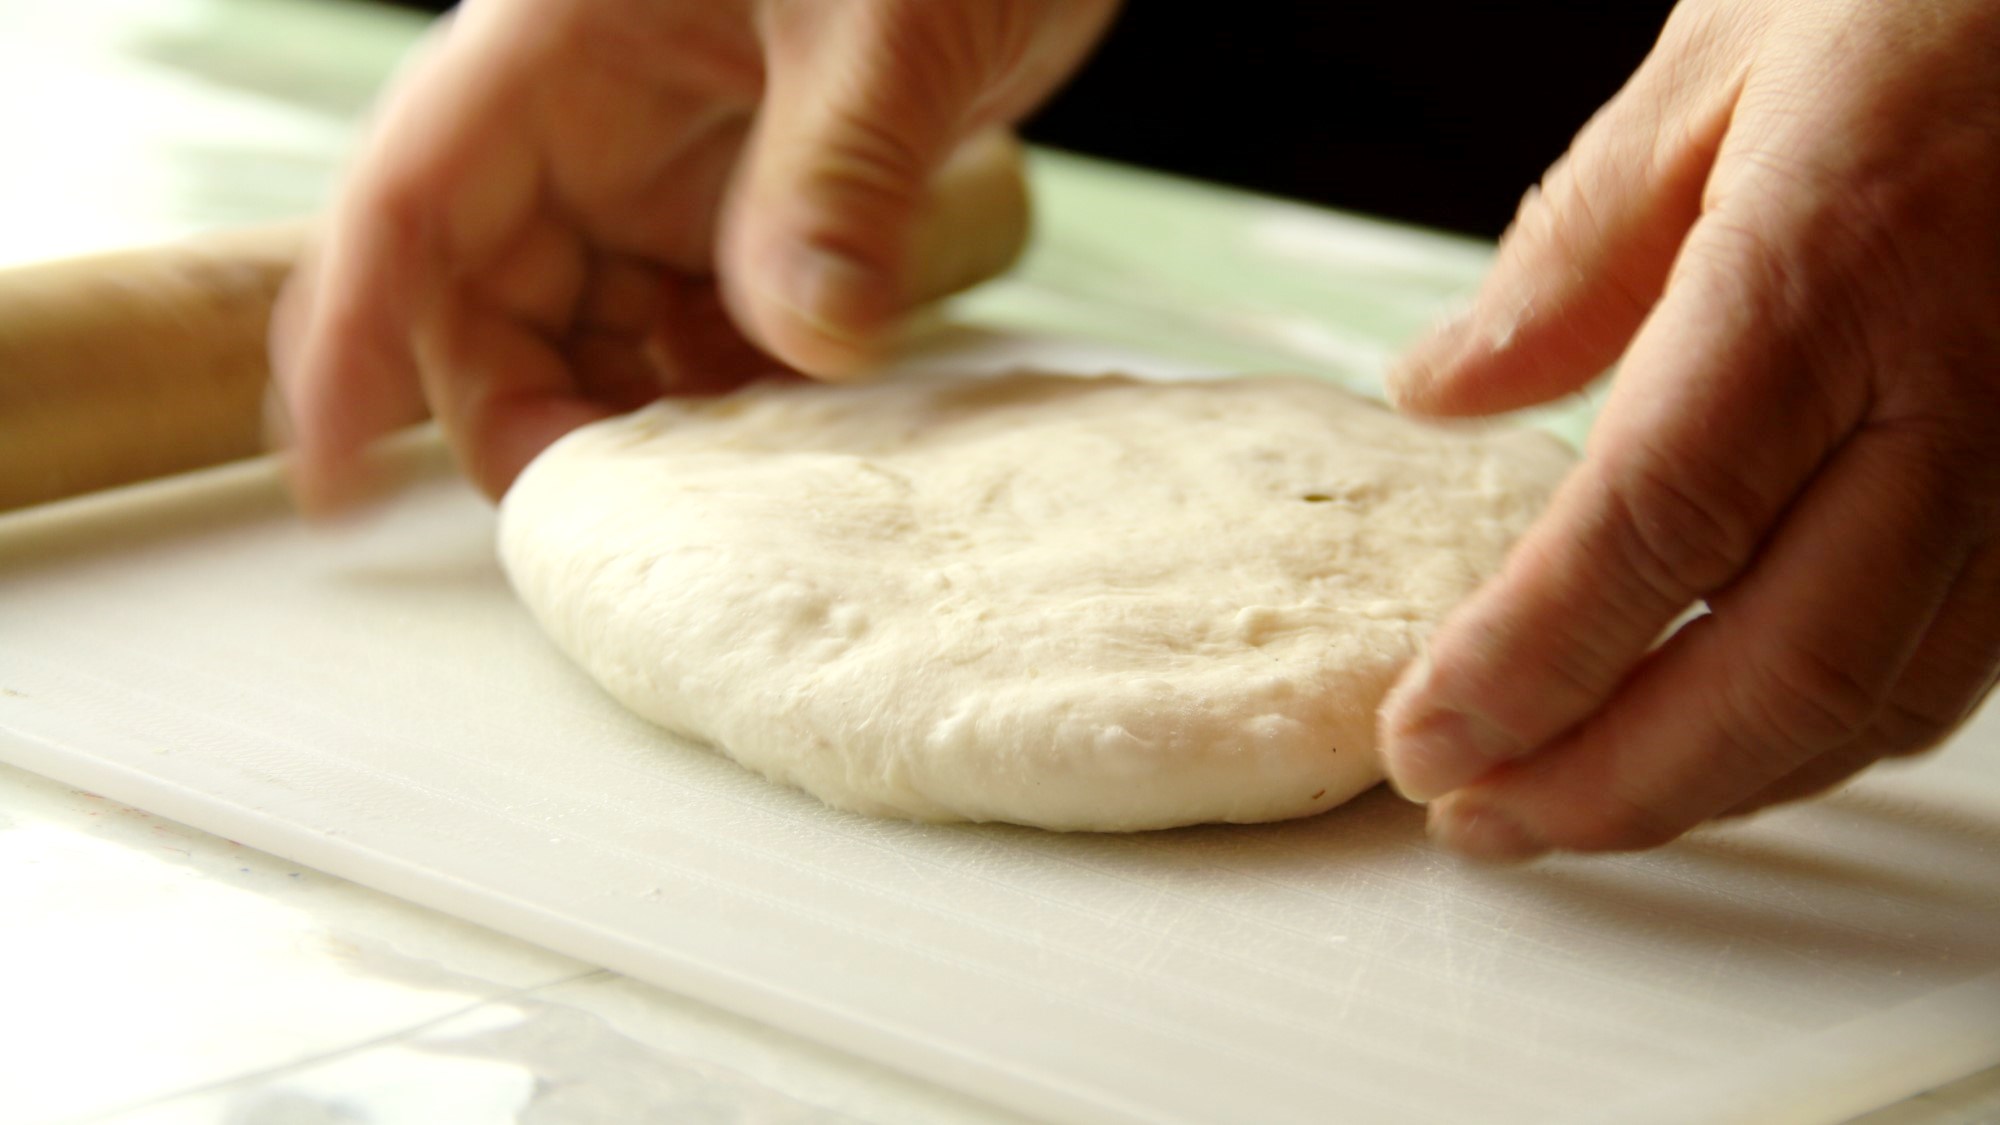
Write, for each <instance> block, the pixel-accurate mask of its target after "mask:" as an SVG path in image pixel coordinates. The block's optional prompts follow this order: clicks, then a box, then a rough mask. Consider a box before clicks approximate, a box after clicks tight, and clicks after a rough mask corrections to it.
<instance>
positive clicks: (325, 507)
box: [271, 208, 425, 515]
mask: <svg viewBox="0 0 2000 1125" xmlns="http://www.w3.org/2000/svg"><path fill="white" fill-rule="evenodd" d="M423 239H424V236H423V234H422V232H421V231H420V230H419V229H418V228H417V226H416V225H414V224H413V223H412V221H411V217H410V216H409V215H408V214H407V212H402V211H400V210H398V209H391V208H383V209H381V211H380V213H378V215H377V217H376V218H375V219H374V220H373V221H367V222H362V221H357V220H356V219H355V218H353V217H352V216H349V217H345V218H342V219H340V220H337V221H335V222H334V223H333V224H332V225H331V226H330V229H329V231H328V234H327V239H326V243H325V249H323V250H322V251H321V252H320V254H319V255H318V257H317V260H315V261H311V262H309V263H307V264H304V265H302V266H301V267H300V269H299V271H298V272H297V273H296V274H295V275H294V276H293V278H292V279H291V280H290V281H289V282H287V284H286V287H285V290H284V292H283V293H282V294H281V295H280V296H279V299H278V309H277V312H276V314H275V316H274V319H273V324H272V337H271V363H272V379H273V386H274V388H275V389H276V391H277V395H278V400H279V407H280V411H281V413H282V422H281V423H280V426H279V428H281V429H282V430H283V431H284V433H285V437H286V441H287V444H288V445H289V446H290V451H291V457H290V460H289V462H288V465H287V469H288V475H289V477H290V480H291V486H292V492H293V495H294V497H295V498H296V499H297V501H298V503H299V506H300V507H301V509H303V510H304V511H305V512H307V513H308V514H317V515H324V514H330V513H333V512H337V511H339V510H341V509H342V508H345V507H348V506H349V505H350V504H351V503H353V502H354V501H355V500H356V499H358V498H359V497H360V496H361V495H363V494H365V493H366V492H367V490H368V486H367V484H366V481H365V479H364V478H365V476H366V473H365V469H364V465H363V459H362V454H363V451H364V450H366V449H367V447H368V446H369V445H370V444H371V443H372V442H374V441H375V440H376V439H377V438H379V437H381V436H383V435H384V434H387V433H390V432H392V431H394V430H397V429H400V428H401V427H403V426H407V425H411V424H413V423H415V422H418V421H421V420H422V419H423V417H424V414H425V407H424V401H423V394H422V391H421V389H420V387H419V384H418V380H417V372H416V365H415V364H414V362H413V361H412V359H411V356H410V350H409V343H408V336H407V332H408V325H407V323H406V322H405V320H404V316H405V314H406V313H407V312H408V311H409V310H410V309H411V308H412V307H413V306H414V305H415V304H416V303H417V301H418V300H419V298H418V297H417V295H416V292H415V290H416V288H417V286H418V281H417V276H416V275H417V273H418V270H419V267H418V266H417V265H416V263H417V262H418V261H419V260H420V259H421V258H422V256H423V250H422V243H423Z"/></svg>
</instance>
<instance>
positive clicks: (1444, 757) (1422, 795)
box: [1382, 711, 1520, 801]
mask: <svg viewBox="0 0 2000 1125" xmlns="http://www.w3.org/2000/svg"><path fill="white" fill-rule="evenodd" d="M1519 751H1520V746H1519V745H1518V744H1517V743H1516V742H1515V741H1514V740H1513V739H1512V738H1510V737H1508V735H1507V734H1506V733H1505V732H1503V731H1501V730H1500V729H1499V728H1498V727H1496V726H1494V725H1493V724H1491V723H1488V722H1485V721H1484V720H1481V719H1478V718H1475V717H1474V716H1472V715H1468V714H1466V713H1465V712H1463V711H1434V712H1431V713H1430V714H1428V715H1426V716H1424V717H1423V718H1422V719H1420V720H1418V721H1417V722H1416V723H1414V724H1413V725H1411V726H1408V727H1405V728H1404V729H1402V730H1400V731H1397V732H1396V733H1394V734H1393V735H1391V736H1390V737H1389V739H1388V740H1387V741H1386V742H1385V744H1384V745H1383V747H1382V765H1383V768H1384V769H1385V770H1387V771H1388V774H1389V784H1390V785H1393V786H1395V788H1396V792H1398V793H1401V794H1402V795H1403V796H1404V797H1406V798H1408V799H1409V800H1412V801H1429V800H1432V799H1434V798H1437V797H1441V796H1443V795H1444V794H1446V793H1449V792H1451V791H1452V790H1454V789H1456V788H1458V787H1459V786H1461V785H1465V784H1467V783H1469V782H1472V781H1476V780H1478V779H1479V777H1480V776H1481V775H1482V774H1484V773H1486V771H1488V770H1490V769H1492V768H1493V767H1494V766H1496V765H1499V764H1500V763H1501V762H1504V761H1507V760H1508V759H1510V758H1513V757H1515V756H1517V754H1518V753H1519Z"/></svg>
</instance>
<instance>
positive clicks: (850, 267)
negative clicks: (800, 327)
mask: <svg viewBox="0 0 2000 1125" xmlns="http://www.w3.org/2000/svg"><path fill="white" fill-rule="evenodd" d="M777 281H778V289H777V293H776V296H777V298H778V300H779V303H781V304H783V305H784V306H785V307H786V309H787V310H788V311H789V312H790V313H791V314H792V315H793V316H795V317H797V318H798V319H799V320H801V321H803V322H804V323H805V325H806V326H807V327H808V328H811V329H812V330H813V331H814V332H817V333H818V334H820V335H821V336H824V337H826V338H828V339H830V340H833V341H834V342H836V343H839V344H844V345H847V346H849V347H861V346H863V345H865V344H867V343H868V341H869V339H870V338H871V337H872V336H873V333H874V329H875V326H876V325H878V324H880V323H881V322H882V321H883V320H885V319H886V318H887V316H888V315H890V312H891V310H890V309H889V308H888V307H887V306H888V305H889V301H888V300H887V299H886V284H885V279H884V278H883V277H882V274H881V272H880V271H879V270H875V269H871V268H869V267H868V266H865V265H863V264H861V263H860V262H857V261H855V260H854V259H853V258H850V257H847V256H846V255H843V254H834V253H829V252H828V251H825V250H820V249H815V248H812V247H800V248H798V249H797V250H795V251H793V252H792V253H791V254H790V255H789V257H788V258H787V259H786V261H785V263H784V266H783V269H782V271H781V273H780V275H779V277H778V279H777Z"/></svg>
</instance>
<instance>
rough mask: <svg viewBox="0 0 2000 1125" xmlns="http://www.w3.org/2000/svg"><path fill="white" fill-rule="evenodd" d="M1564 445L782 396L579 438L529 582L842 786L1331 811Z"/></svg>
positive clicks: (1294, 423)
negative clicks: (1410, 666) (1397, 689)
mask: <svg viewBox="0 0 2000 1125" xmlns="http://www.w3.org/2000/svg"><path fill="white" fill-rule="evenodd" d="M1569 463H1570V455H1569V453H1568V452H1567V451H1566V450H1565V449H1563V448H1562V446H1561V445H1560V444H1559V443H1558V442H1556V441H1555V440H1554V439H1552V438H1549V437H1546V436H1544V435H1541V434H1538V433H1532V432H1527V431H1518V430H1517V431H1467V430H1446V429H1441V428H1437V427H1433V426H1429V425H1424V424H1421V423H1417V422H1412V421H1409V420H1405V419H1402V418H1399V417H1396V416H1395V415H1393V414H1391V413H1389V412H1388V411H1386V410H1384V409H1382V408H1380V407H1377V406H1373V405H1371V404H1368V403H1366V402H1364V401H1362V400H1360V399H1357V398H1355V397H1353V396H1351V395H1349V394H1347V393H1345V392H1343V391H1341V390H1339V389H1337V388H1335V387H1334V386H1332V385H1331V384H1328V383H1326V382H1323V381H1320V380H1315V379H1308V378H1293V377H1269V378H1246V379H1227V380H1213V381H1202V382H1172V383H1152V382H1140V381H1135V380H1129V379H1123V378H1103V379H1073V378H1064V377H1056V376H1042V375H1033V374H1018V375H1008V376H1002V377H997V378H992V379H978V380H968V379H954V380H945V379H938V380H914V381H900V382H893V383H887V384H883V385H877V386H864V387H826V386H814V385H801V384H767V385H758V386H753V387H750V388H747V389H745V390H743V391H739V392H737V393H735V394H732V395H729V396H726V397H723V398H716V399H706V400H698V401H688V400H681V401H668V402H660V403H657V404H655V405H653V406H650V407H647V408H646V409H644V410H641V411H639V412H638V413H636V414H631V415H627V416H624V417H621V418H616V419H612V420H609V421H605V422H600V423H597V424H595V425H592V426H588V427H586V428H584V429H582V430H579V431H577V432H575V433H573V434H571V435H569V436H568V437H566V438H564V439H563V440H562V441H560V442H558V443H557V444H556V445H555V446H553V447H551V448H550V449H549V450H548V451H546V452H545V453H543V454H542V456H541V457H540V458H538V459H537V460H536V461H535V462H534V463H533V464H532V465H530V466H529V467H528V469H527V471H526V472H525V473H524V474H523V475H522V476H521V478H520V479H519V480H518V481H517V482H516V483H515V485H514V487H513V490H512V491H511V492H509V493H508V495H507V497H506V500H505V502H504V503H503V505H502V512H501V555H502V559H503V561H504V563H505V566H506V569H507V573H508V575H509V577H510V578H511V580H512V581H513V583H514V586H515V589H516V590H518V591H519V593H520V595H521V598H522V600H523V601H525V602H526V603H527V605H528V607H529V609H530V610H531V611H532V612H533V613H534V615H535V617H536V618H537V619H538V620H539V621H540V623H541V625H542V627H543V628H544V629H545V630H546V631H547V632H548V634H549V636H550V637H551V638H552V639H553V640H554V641H555V643H556V644H557V645H558V646H560V647H561V649H562V650H563V651H564V652H566V653H567V654H568V655H569V656H570V657H571V658H572V659H573V660H575V661H576V662H577V663H578V664H580V665H582V666H583V668H584V669H586V670H587V671H588V672H589V673H590V675H592V676H593V677H595V678H596V679H597V681H598V682H599V683H600V684H602V685H603V686H604V688H605V690H606V691H608V692H610V694H611V695H612V696H614V697H616V698H617V699H618V700H619V701H620V702H622V703H624V704H625V705H626V706H627V707H630V708H631V709H632V710H634V711H636V712H638V713H639V714H641V715H643V716H645V717H646V718H648V719H651V720H652V721H653V722H655V723H658V724H660V725H661V726H663V727H666V728H668V729H670V730H673V731H676V732H678V733H681V734H684V735H687V736H691V737H693V738H695V739H698V740H700V741H703V742H706V743H709V744H711V745H714V746H716V747H719V748H720V749H722V750H723V751H724V752H726V753H727V754H729V755H730V756H731V757H733V758H735V759H736V760H737V761H739V762H741V763H743V764H744V765H746V766H749V767H750V768H752V769H755V770H758V771H760V772H762V773H763V774H765V775H766V776H768V777H770V778H772V779H774V780H777V781H781V782H786V783H789V784H792V785H796V786H798V787H800V788H802V789H805V790H806V791H808V792H810V793H812V794H814V795H815V796H817V797H819V798H820V799H821V800H823V801H825V802H826V803H828V804H830V805H834V806H837V807H839V808H844V809H854V810H858V811H861V812H867V813H875V814H879V815H885V816H900V817H911V818H916V819H921V820H1001V821H1012V822H1015V823H1020V824H1031V825H1040V826H1043V827H1048V828H1057V829H1100V830H1130V829H1142V828H1159V827H1166V826H1171V825H1179V824H1190V823H1197V822H1202V821H1263V820H1277V819H1282V818H1286V817H1296V816H1303V815H1307V814H1310V813H1314V812H1318V811H1320V810H1322V809H1326V808H1328V807H1330V806H1332V805H1335V804H1338V803H1340V802H1341V801H1344V800H1346V799H1347V798H1349V797H1351V796H1353V795H1354V794H1356V793H1358V792H1360V791H1361V790H1363V789H1366V788H1367V787H1369V786H1370V785H1372V784H1374V783H1375V782H1376V781H1377V780H1379V779H1380V777H1381V773H1380V769H1379V766H1378V764H1377V760H1376V755H1375V749H1374V713H1375V709H1376V707H1377V705H1378V704H1379V703H1380V701H1381V698H1382V695H1383V694H1384V692H1386V691H1387V689H1388V686H1389V684H1390V681H1391V679H1392V678H1393V677H1394V675H1395V673H1396V672H1397V671H1398V670H1399V669H1400V668H1401V666H1402V665H1403V664H1404V663H1405V662H1406V661H1407V660H1409V659H1410V658H1411V657H1412V656H1413V655H1414V654H1415V653H1416V652H1417V651H1418V649H1419V647H1420V645H1421V643H1422V641H1423V638H1424V637H1425V635H1426V634H1427V633H1428V632H1429V630H1430V629H1431V627H1432V626H1433V625H1434V624H1436V622H1437V621H1438V620H1439V619H1440V618H1441V617H1442V616H1443V614H1444V612H1445V611H1446V610H1447V609H1448V608H1450V607H1451V606H1452V604H1453V603H1455V602H1457V601H1458V600H1459V599H1460V598H1462V597H1463V596H1464V595H1466V594H1467V593H1469V592H1470V591H1471V590H1472V589H1473V588H1474V586H1476V585H1477V584H1478V583H1479V582H1480V581H1481V580H1482V579H1483V578H1485V577H1486V576H1487V575H1488V574H1490V573H1492V572H1493V571H1494V570H1495V569H1497V568H1498V566H1499V565H1500V562H1501V559H1502V556H1503V555H1504V553H1505V551H1506V549H1507V547H1508V546H1509V544H1510V543H1511V542H1512V541H1513V539H1514V538H1515V537H1516V536H1517V535H1518V534H1519V533H1520V532H1521V531H1522V530H1523V529H1524V528H1526V526H1527V525H1528V523H1529V521H1530V520H1531V518H1532V517H1533V516H1534V515H1535V514H1536V512H1538V511H1539V510H1540V508H1541V507H1542V505H1543V503H1544V502H1545V500H1546V499H1547V497H1548V494H1549V492H1550V491H1551V490H1552V489H1553V487H1554V485H1555V483H1556V481H1557V480H1558V479H1559V478H1560V476H1561V475H1562V473H1563V472H1564V471H1565V470H1566V469H1567V467H1568V465H1569Z"/></svg>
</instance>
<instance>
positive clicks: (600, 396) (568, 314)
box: [271, 0, 1112, 514]
mask: <svg viewBox="0 0 2000 1125" xmlns="http://www.w3.org/2000/svg"><path fill="white" fill-rule="evenodd" d="M1111 11H1112V3H1111V0H979V2H968V3H962V4H961V3H951V4H941V3H933V2H931V0H472V2H471V3H468V4H466V5H464V6H463V7H462V8H461V10H460V12H459V14H458V15H457V16H456V17H455V18H453V19H452V20H451V21H449V22H447V23H446V24H444V25H443V26H442V27H441V29H440V31H439V32H438V33H437V34H435V35H433V37H432V39H431V41H430V42H429V44H428V45H427V48H426V49H424V50H422V51H420V52H419V53H418V56H417V58H416V59H415V61H414V62H413V63H412V64H411V65H410V66H409V67H408V68H407V71H406V73H405V74H404V75H403V76H402V77H401V78H400V80H399V81H398V82H397V83H395V85H394V87H393V89H392V90H391V91H390V93H389V95H388V96H387V97H386V98H385V99H384V101H383V109H382V112H381V116H380V119H379V120H378V121H377V123H376V125H375V127H374V130H373V133H372V136H371V137H370V139H369V140H368V142H367V143H366V145H365V146H364V148H363V151H362V153H361V156H360V158H359V160H358V162H357V164H356V165H355V167H354V169H353V170H352V172H351V173H350V174H349V176H348V178H347V182H346V183H345V185H344V186H343V188H342V190H341V192H340V194H339V198H338V201H337V203H336V205H335V207H334V210H333V213H332V215H331V216H330V217H329V222H328V226H327V231H326V235H325V237H324V239H323V241H322V242H321V244H320V249H319V252H318V253H316V254H314V255H312V256H311V257H310V258H309V260H308V261H307V262H306V263H305V265H304V267H303V268H302V269H300V270H299V271H298V273H297V276H296V278H295V280H294V281H293V283H292V284H291V285H290V286H289V287H288V289H287V291H286V292H285V294H284V295H283V296H282V298H281V299H280V303H279V307H278V310H277V315H276V317H275V319H274V324H273V330H272V348H271V351H272V361H273V368H274V371H275V373H276V376H277V389H278V392H279V400H280V401H279V411H278V413H279V417H278V418H277V419H276V422H277V428H278V429H279V430H280V431H281V433H282V434H283V436H284V437H285V439H286V441H287V443H288V444H289V445H290V446H291V453H292V458H291V474H292V485H293V491H294V493H295V495H296V496H297V497H298V499H299V501H300V503H301V505H302V506H303V507H304V508H305V509H306V510H307V511H308V512H310V513H317V514H327V513H333V512H338V511H340V510H341V509H343V508H348V507H352V506H354V505H355V504H357V503H360V502H361V501H363V500H364V499H365V498H366V497H367V496H368V494H369V493H370V492H371V491H372V489H373V486H374V482H373V480H372V475H371V473H370V471H369V469H370V466H369V461H368V458H367V456H366V452H367V449H368V447H369V445H370V444H371V443H372V442H374V441H375V440H377V439H378V438H380V437H382V436H383V435H384V434H386V433H388V432H389V431H391V430H394V429H397V428H399V427H402V426H405V425H408V424H410V423H412V422H415V421H418V420H420V419H421V418H423V417H424V415H425V413H426V411H427V410H428V411H429V412H430V413H432V414H433V415H434V416H435V417H436V418H437V420H438V422H439V423H440V425H441V426H442V427H443V430H444V433H445V436H446V438H447V440H448V441H449V443H450V445H451V447H452V449H453V451H454V452H455V453H456V454H457V456H458V459H459V462H460V464H461V466H462V467H463V469H464V470H465V472H466V474H467V476H469V477H470V478H471V479H472V480H473V482H474V483H476V484H477V485H479V487H480V488H482V489H483V490H484V491H485V492H486V493H487V494H488V495H490V496H493V497H495V498H497V497H499V496H500V495H501V494H502V493H504V492H505V491H506V489H507V486H508V484H510V483H511V482H512V481H513V479H514V477H515V475H516V474H518V473H519V472H520V470H521V469H522V467H523V466H525V465H526V464H527V463H528V461H529V460H531V459H532V458H533V457H534V455H535V454H536V453H539V452H540V451H541V450H542V449H543V448H545V447H546V446H548V445H549V444H550V443H551V442H553V441H554V440H555V439H556V438H558V437H560V436H562V435H563V434H564V433H567V432H568V431H570V430H572V429H575V428H576V427H578V426H581V425H583V424H585V423H587V422H591V421H595V420H597V419H599V418H602V417H604V416H606V415H608V414H612V413H616V412H618V411H621V410H629V409H631V408H633V407H635V406H638V405H640V404H642V403H644V402H646V401H648V400H650V399H652V398H655V397H657V396H659V395H660V394H663V393H689V392H704V391H717V390H722V389H726V388H727V387H729V386H732V385H735V384H738V383H741V382H743V381H745V380H747V379H750V378H754V377H757V376H761V375H767V374H770V373H771V372H774V371H783V370H787V369H789V370H794V371H799V372H804V373H806V374H809V375H814V376H818V377H823V378H839V377H843V376H846V375H849V374H852V373H855V372H857V371H859V370H861V369H863V368H865V367H866V366H867V364H868V362H869V360H870V359H871V358H872V357H873V356H874V355H875V354H876V353H878V352H879V351H880V350H881V349H882V348H883V347H884V346H885V345H886V344H887V342H888V341H889V339H890V338H891V337H892V336H893V333H894V330H895V327H896V324H897V321H898V320H899V318H900V317H901V316H902V314H904V313H905V312H907V311H908V310H909V309H911V308H912V307H913V306H915V305H918V304H921V303H922V302H924V301H925V300H927V299H932V298H935V297H938V296H941V295H943V294H945V293H949V292H951V291H953V290H955V289H960V288H963V287H965V286H966V285H969V284H972V283H973V282H976V281H978V280H981V279H983V278H985V277H988V276H991V275H993V274H995V273H997V272H999V271H1000V270H1002V269H1004V268H1005V267H1006V266H1007V265H1008V264H1009V263H1010V262H1011V261H1012V260H1013V258H1014V256H1015V255H1016V254H1017V253H1018V252H1019V250H1020V248H1021V245H1022V243H1023V241H1024V239H1025V236H1026V201H1025V187H1024V185H1023V182H1022V176H1021V169H1020V165H1019V159H1018V155H1017V152H1016V146H1015V144H1014V142H1013V141H1012V139H1011V137H1010V135H1009V134H1008V131H1007V127H1008V126H1009V125H1011V124H1012V123H1013V122H1015V121H1017V120H1019V119H1020V118H1021V117H1022V116H1024V115H1025V114H1026V113H1027V112H1028V111H1029V110H1030V109H1032V108H1033V107H1034V106H1035V105H1036V104H1037V103H1038V102H1039V101H1040V100H1041V99H1042V98H1043V97H1044V96H1045V95H1046V94H1047V93H1048V92H1049V91H1050V90H1051V89H1052V88H1053V87H1054V86H1055V85H1056V84H1057V83H1058V82H1059V81H1060V80H1061V79H1062V78H1064V77H1065V76H1067V75H1068V74H1069V73H1070V72H1071V71H1072V70H1074V69H1075V68H1076V66H1077V65H1078V64H1079V63H1080V62H1081V60H1082V58H1083V56H1084V55H1085V54H1086V53H1087V52H1088V50H1089V48H1090V47H1091V46H1092V44H1093V43H1094V42H1095V40H1096V38H1097V37H1098V35H1099V34H1100V33H1101V32H1102V30H1103V27H1104V25H1105V24H1106V23H1107V22H1108V21H1109V19H1110V16H1111ZM725 312H726V315H725Z"/></svg>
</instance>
